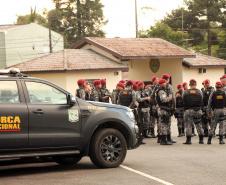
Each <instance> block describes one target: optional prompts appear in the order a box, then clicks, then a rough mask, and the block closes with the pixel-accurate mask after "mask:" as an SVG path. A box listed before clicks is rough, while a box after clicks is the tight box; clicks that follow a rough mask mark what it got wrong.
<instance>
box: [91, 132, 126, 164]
mask: <svg viewBox="0 0 226 185" xmlns="http://www.w3.org/2000/svg"><path fill="white" fill-rule="evenodd" d="M126 153H127V144H126V141H125V138H124V136H123V135H122V134H121V132H119V131H118V130H116V129H111V128H106V129H102V130H99V131H98V132H97V133H95V135H94V137H93V139H92V141H91V146H90V159H91V161H92V162H93V164H95V165H96V166H98V167H101V168H115V167H118V166H119V165H120V164H121V163H122V162H123V161H124V159H125V157H126Z"/></svg>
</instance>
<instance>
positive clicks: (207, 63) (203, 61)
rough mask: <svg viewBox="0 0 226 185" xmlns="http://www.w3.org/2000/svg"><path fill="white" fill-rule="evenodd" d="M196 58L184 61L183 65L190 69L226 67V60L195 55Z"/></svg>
mask: <svg viewBox="0 0 226 185" xmlns="http://www.w3.org/2000/svg"><path fill="white" fill-rule="evenodd" d="M195 54H196V58H186V59H184V60H183V65H184V66H186V67H188V68H200V67H226V60H224V59H220V58H216V57H211V56H207V55H203V54H200V53H195Z"/></svg>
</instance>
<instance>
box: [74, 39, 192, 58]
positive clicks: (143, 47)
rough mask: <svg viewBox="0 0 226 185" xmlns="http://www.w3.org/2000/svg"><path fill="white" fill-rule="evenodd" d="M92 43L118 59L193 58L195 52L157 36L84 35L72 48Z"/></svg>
mask: <svg viewBox="0 0 226 185" xmlns="http://www.w3.org/2000/svg"><path fill="white" fill-rule="evenodd" d="M86 44H91V45H94V46H96V47H98V48H100V49H103V50H105V51H107V52H109V53H111V54H113V55H114V56H116V57H118V58H120V59H147V58H195V54H193V53H191V52H189V51H187V50H185V49H183V48H181V47H179V46H176V45H174V44H172V43H170V42H167V41H165V40H163V39H159V38H129V39H125V38H99V37H86V38H84V39H83V40H81V41H80V42H78V43H77V44H75V45H74V46H73V47H72V48H74V49H80V48H82V47H83V46H85V45H86Z"/></svg>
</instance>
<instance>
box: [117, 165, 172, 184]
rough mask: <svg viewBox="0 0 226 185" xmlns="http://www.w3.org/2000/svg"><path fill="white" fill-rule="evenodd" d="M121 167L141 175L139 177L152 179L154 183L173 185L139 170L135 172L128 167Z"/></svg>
mask: <svg viewBox="0 0 226 185" xmlns="http://www.w3.org/2000/svg"><path fill="white" fill-rule="evenodd" d="M120 166H121V167H122V168H124V169H126V170H129V171H131V172H134V173H137V174H139V175H142V176H144V177H147V178H149V179H152V180H154V181H157V182H160V183H162V184H165V185H173V184H172V183H169V182H166V181H164V180H161V179H159V178H156V177H153V176H151V175H148V174H146V173H143V172H140V171H138V170H134V169H132V168H129V167H127V166H124V165H120Z"/></svg>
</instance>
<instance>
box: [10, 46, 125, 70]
mask: <svg viewBox="0 0 226 185" xmlns="http://www.w3.org/2000/svg"><path fill="white" fill-rule="evenodd" d="M10 67H15V68H19V69H20V71H21V72H28V71H29V72H40V71H73V70H76V71H79V70H109V69H118V70H128V67H127V66H125V65H123V64H120V63H117V62H115V61H113V60H111V59H109V58H106V57H104V56H102V55H100V54H98V53H96V52H94V51H92V50H81V49H65V50H61V51H58V52H55V53H51V54H48V55H45V56H42V57H39V58H36V59H32V60H29V61H26V62H22V63H19V64H16V65H13V66H10Z"/></svg>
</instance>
